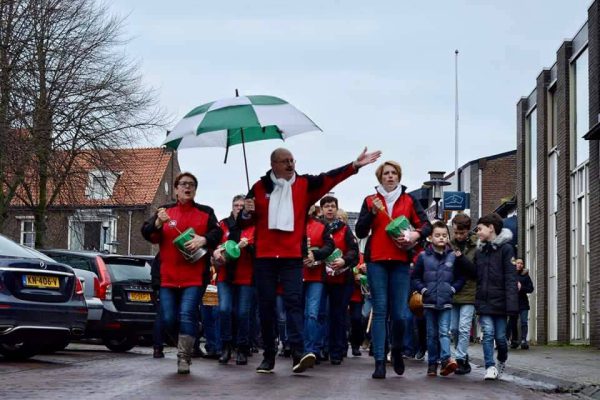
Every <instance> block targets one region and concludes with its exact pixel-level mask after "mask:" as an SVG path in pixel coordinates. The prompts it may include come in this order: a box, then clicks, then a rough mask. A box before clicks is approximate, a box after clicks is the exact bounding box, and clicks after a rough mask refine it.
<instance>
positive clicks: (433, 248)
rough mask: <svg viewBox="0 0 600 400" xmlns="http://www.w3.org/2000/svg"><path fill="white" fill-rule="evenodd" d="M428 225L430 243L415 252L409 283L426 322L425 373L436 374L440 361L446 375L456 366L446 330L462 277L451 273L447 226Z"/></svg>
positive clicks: (451, 262)
mask: <svg viewBox="0 0 600 400" xmlns="http://www.w3.org/2000/svg"><path fill="white" fill-rule="evenodd" d="M432 227H433V231H432V233H431V236H430V241H431V244H430V245H429V246H427V248H426V249H425V251H423V252H422V253H421V254H419V258H418V259H417V263H416V265H415V270H414V272H413V276H412V286H413V288H414V289H415V290H417V291H419V292H420V293H421V294H422V295H423V307H424V308H425V321H426V324H427V354H428V367H427V375H428V376H437V367H438V362H441V370H440V375H442V376H446V375H449V374H451V373H453V372H454V371H455V370H456V368H457V366H458V365H457V363H456V361H455V360H454V359H452V357H451V353H450V333H449V332H450V320H451V316H452V296H453V295H454V293H456V292H458V291H459V290H460V289H461V288H462V287H463V285H464V284H465V281H464V279H463V278H462V276H461V275H460V274H458V273H455V265H454V264H455V262H456V261H457V259H456V255H455V254H454V252H453V250H452V248H451V247H449V246H448V240H449V232H448V227H447V226H446V225H445V224H444V223H443V222H441V221H436V222H434V223H433V224H432ZM461 259H464V257H461ZM458 262H459V263H460V262H461V261H458Z"/></svg>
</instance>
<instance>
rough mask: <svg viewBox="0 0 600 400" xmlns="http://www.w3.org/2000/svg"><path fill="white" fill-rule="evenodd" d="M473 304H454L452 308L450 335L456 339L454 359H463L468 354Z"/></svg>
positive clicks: (473, 310)
mask: <svg viewBox="0 0 600 400" xmlns="http://www.w3.org/2000/svg"><path fill="white" fill-rule="evenodd" d="M474 312H475V306H474V305H473V304H454V305H453V308H452V327H451V329H450V330H451V332H452V336H453V337H454V338H455V340H456V359H457V360H464V359H466V358H467V356H468V355H469V353H468V351H469V338H470V337H471V325H472V324H473V313H474Z"/></svg>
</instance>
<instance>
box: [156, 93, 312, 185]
mask: <svg viewBox="0 0 600 400" xmlns="http://www.w3.org/2000/svg"><path fill="white" fill-rule="evenodd" d="M311 131H321V128H319V127H318V126H317V125H316V124H315V123H314V122H313V121H312V120H311V119H310V118H308V117H307V116H306V115H305V114H303V113H302V112H300V111H299V110H298V109H296V108H295V107H294V106H293V105H291V104H289V103H288V102H287V101H285V100H283V99H280V98H279V97H274V96H264V95H258V96H239V97H233V98H229V99H222V100H217V101H213V102H210V103H206V104H202V105H201V106H198V107H196V108H194V109H193V110H192V111H190V112H189V113H187V114H186V116H185V117H184V118H183V119H182V120H181V121H180V122H179V123H178V124H177V125H176V126H175V128H173V130H172V131H171V132H169V134H168V135H167V138H166V139H165V141H164V142H163V145H165V146H167V147H169V148H172V149H183V148H193V147H223V148H225V149H227V150H226V155H225V162H226V161H227V153H228V151H229V147H230V146H233V145H236V144H242V146H244V144H245V143H247V142H255V141H259V140H268V139H282V140H285V139H287V138H288V137H291V136H294V135H298V134H301V133H305V132H311ZM244 161H246V149H245V146H244ZM246 181H247V183H248V184H249V179H248V168H247V166H246Z"/></svg>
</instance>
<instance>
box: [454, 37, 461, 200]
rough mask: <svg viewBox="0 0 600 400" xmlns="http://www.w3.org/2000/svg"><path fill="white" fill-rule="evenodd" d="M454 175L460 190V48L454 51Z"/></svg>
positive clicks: (457, 188) (457, 187)
mask: <svg viewBox="0 0 600 400" xmlns="http://www.w3.org/2000/svg"><path fill="white" fill-rule="evenodd" d="M454 177H455V179H456V190H457V191H458V190H460V186H459V180H458V49H457V50H455V51H454Z"/></svg>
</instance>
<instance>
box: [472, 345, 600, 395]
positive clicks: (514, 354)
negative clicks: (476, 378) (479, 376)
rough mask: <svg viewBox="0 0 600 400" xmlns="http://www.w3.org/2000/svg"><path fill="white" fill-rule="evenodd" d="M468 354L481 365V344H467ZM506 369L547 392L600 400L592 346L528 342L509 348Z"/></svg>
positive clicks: (599, 357)
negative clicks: (543, 386)
mask: <svg viewBox="0 0 600 400" xmlns="http://www.w3.org/2000/svg"><path fill="white" fill-rule="evenodd" d="M469 354H470V357H471V360H472V361H473V362H474V363H475V364H478V365H483V351H482V347H481V344H471V345H470V346H469ZM495 356H496V352H494V357H495ZM506 372H507V373H508V374H511V375H514V376H517V377H520V378H525V379H529V380H531V381H537V382H543V383H544V384H547V385H549V388H550V389H549V390H551V391H556V392H572V393H581V394H583V395H585V396H589V397H591V398H593V399H600V350H598V349H596V348H593V347H589V346H533V345H532V346H530V348H529V350H521V349H516V350H512V349H509V353H508V361H507V363H506Z"/></svg>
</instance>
